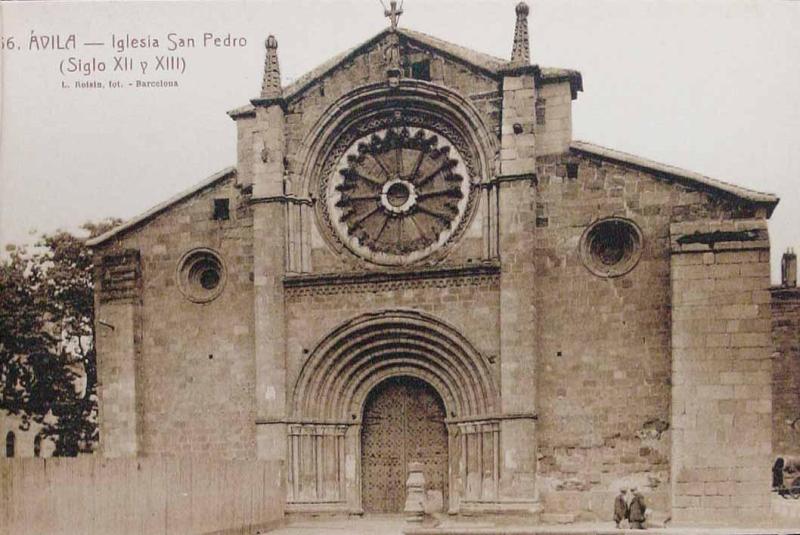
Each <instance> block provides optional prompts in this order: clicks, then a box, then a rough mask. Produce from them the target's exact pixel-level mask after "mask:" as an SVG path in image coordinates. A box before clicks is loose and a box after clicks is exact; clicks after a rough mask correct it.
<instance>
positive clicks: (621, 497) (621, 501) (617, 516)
mask: <svg viewBox="0 0 800 535" xmlns="http://www.w3.org/2000/svg"><path fill="white" fill-rule="evenodd" d="M627 492H628V491H627V490H625V489H619V494H617V497H616V498H614V522H615V523H616V524H617V529H620V526H619V523H620V522H622V520H623V519H627V518H628V501H627V500H626V499H625V498H626V496H625V495H626V493H627Z"/></svg>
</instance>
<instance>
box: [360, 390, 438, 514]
mask: <svg viewBox="0 0 800 535" xmlns="http://www.w3.org/2000/svg"><path fill="white" fill-rule="evenodd" d="M444 419H445V410H444V405H443V403H442V400H441V398H440V397H439V395H438V394H437V393H436V391H435V390H434V389H433V388H432V387H431V386H430V385H428V384H427V383H425V382H423V381H420V380H418V379H413V378H409V377H398V378H393V379H389V380H387V381H384V382H383V383H381V384H379V385H378V386H377V387H375V389H374V390H373V391H372V392H371V393H370V394H369V396H368V398H367V402H366V404H365V407H364V418H363V427H362V434H361V470H362V504H363V507H364V511H365V512H368V513H400V512H402V511H403V507H404V506H405V498H406V489H405V483H406V478H407V477H408V463H409V462H410V461H418V462H421V463H423V466H424V474H425V480H426V490H438V491H440V492H441V495H442V499H443V502H442V503H443V504H446V503H447V490H448V489H447V482H448V477H447V462H448V461H447V429H446V427H445V423H444Z"/></svg>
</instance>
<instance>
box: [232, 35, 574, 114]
mask: <svg viewBox="0 0 800 535" xmlns="http://www.w3.org/2000/svg"><path fill="white" fill-rule="evenodd" d="M389 32H390V30H389V29H388V28H387V29H384V30H381V31H380V32H378V33H377V34H375V35H374V36H372V37H370V38H369V39H367V40H366V41H364V42H362V43H360V44H358V45H356V46H354V47H352V48H350V49H348V50H345V51H344V52H342V53H341V54H337V55H335V56H333V57H332V58H331V59H329V60H328V61H326V62H324V63H322V64H320V65H318V66H317V67H315V68H314V69H312V70H310V71H308V72H307V73H306V74H304V75H303V76H301V77H300V78H298V79H296V80H295V81H294V82H292V83H291V84H289V85H286V86H284V88H283V98H284V99H285V100H287V101H290V100H292V99H293V98H295V97H296V96H298V95H299V94H301V93H302V92H303V91H304V90H305V89H307V88H308V87H309V86H310V85H312V84H313V83H314V82H316V81H317V80H319V79H320V78H322V77H324V76H325V75H327V74H328V73H330V72H331V71H333V70H334V69H336V68H337V67H338V66H339V65H341V64H342V63H344V62H346V61H348V60H349V59H351V58H353V57H355V56H356V55H358V54H359V53H361V52H362V51H363V50H364V49H366V48H369V47H370V46H372V45H374V44H375V43H377V42H378V41H380V40H381V39H383V38H384V37H385V36H386V35H387V34H388V33H389ZM397 33H399V34H400V35H402V36H403V37H405V38H406V39H408V40H409V41H411V42H412V43H414V44H417V45H420V46H423V47H427V48H431V49H433V50H435V51H437V52H439V53H441V54H443V55H445V56H450V57H452V58H454V59H455V60H457V61H461V62H463V63H465V64H467V65H471V66H472V67H475V68H477V69H479V70H481V71H483V72H484V73H486V74H487V75H488V76H491V77H494V78H498V79H499V78H500V77H501V76H502V73H503V71H504V70H505V69H510V68H511V63H510V62H509V61H508V60H505V59H502V58H497V57H495V56H492V55H489V54H485V53H483V52H478V51H476V50H472V49H470V48H467V47H464V46H461V45H457V44H455V43H451V42H449V41H444V40H442V39H439V38H437V37H433V36H431V35H428V34H426V33H422V32H418V31H415V30H409V29H407V28H397ZM540 76H541V78H542V80H544V81H545V82H548V81H569V82H570V84H571V86H572V94H573V98H574V96H575V94H576V93H577V92H578V91H582V90H583V82H582V79H581V74H580V73H579V72H578V71H574V70H570V69H558V68H552V67H541V68H540ZM254 109H255V108H254V107H253V105H252V104H246V105H244V106H241V107H239V108H236V109H234V110H230V111H229V112H228V115H230V116H231V117H233V118H236V117H239V116H241V115H246V114H248V113H252V112H253V111H254Z"/></svg>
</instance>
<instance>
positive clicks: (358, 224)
mask: <svg viewBox="0 0 800 535" xmlns="http://www.w3.org/2000/svg"><path fill="white" fill-rule="evenodd" d="M334 169H335V170H334V171H333V173H332V176H331V177H330V179H329V180H328V182H327V191H325V192H324V195H323V196H324V198H325V202H326V203H327V211H328V213H329V214H330V222H331V226H332V227H333V229H334V231H335V232H336V234H337V237H338V239H339V240H340V241H341V242H342V243H343V244H344V245H345V246H346V247H347V248H348V249H350V251H351V252H353V253H354V254H356V255H357V256H359V257H362V258H365V259H367V260H369V261H370V262H373V263H376V264H380V265H387V266H397V265H404V264H409V263H412V262H416V261H419V260H422V259H424V258H426V257H427V256H429V255H430V254H432V253H433V252H435V251H436V250H437V249H439V248H440V247H442V246H443V245H444V244H445V243H446V242H447V241H448V240H449V239H450V238H451V237H452V236H453V234H454V233H455V232H456V229H457V228H459V225H460V224H461V222H462V221H463V220H464V218H465V216H466V212H467V208H468V204H469V197H470V189H471V184H470V175H469V172H468V171H467V167H466V165H465V163H464V158H463V156H462V155H461V154H459V152H458V150H457V149H456V148H455V147H454V146H453V144H452V143H451V142H450V141H448V139H447V138H445V137H444V136H442V135H441V134H439V133H436V132H433V131H431V130H428V129H425V128H417V127H396V128H395V127H393V128H386V129H383V130H380V131H377V132H374V133H371V134H369V135H366V136H364V137H362V138H360V139H357V140H356V141H354V142H353V143H352V144H351V145H350V147H349V148H348V149H347V150H346V151H345V152H344V154H343V155H342V156H341V158H340V159H339V161H338V163H337V165H336V166H335V167H334Z"/></svg>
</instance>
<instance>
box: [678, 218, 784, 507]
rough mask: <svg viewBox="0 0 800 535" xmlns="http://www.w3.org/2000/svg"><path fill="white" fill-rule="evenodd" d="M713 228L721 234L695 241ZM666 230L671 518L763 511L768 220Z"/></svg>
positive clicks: (768, 378)
mask: <svg viewBox="0 0 800 535" xmlns="http://www.w3.org/2000/svg"><path fill="white" fill-rule="evenodd" d="M714 232H720V233H724V234H725V236H726V241H722V242H719V243H713V242H712V243H711V244H710V245H709V244H708V243H703V242H702V241H700V240H701V238H702V236H713V233H714ZM670 233H671V237H672V266H671V267H672V275H671V283H672V303H673V305H672V355H673V360H672V385H673V386H672V389H673V396H672V399H673V406H672V424H673V447H672V452H673V455H672V485H673V504H672V519H673V521H674V522H676V523H728V522H737V521H738V522H742V521H747V520H750V521H754V520H763V518H764V515H765V513H764V511H765V510H766V509H767V508H768V507H769V503H770V483H771V474H770V470H769V467H770V466H771V451H772V436H771V435H772V433H771V430H772V416H771V414H772V388H771V382H772V361H771V358H772V339H771V328H772V324H771V312H770V293H769V280H770V279H769V277H770V270H769V240H768V237H767V230H766V221H764V220H742V221H737V222H733V221H727V222H714V223H708V222H706V223H678V224H674V225H672V228H671V231H670ZM697 233H699V234H697Z"/></svg>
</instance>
